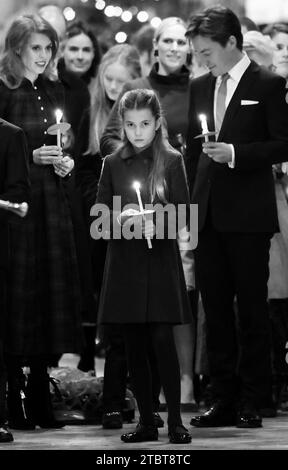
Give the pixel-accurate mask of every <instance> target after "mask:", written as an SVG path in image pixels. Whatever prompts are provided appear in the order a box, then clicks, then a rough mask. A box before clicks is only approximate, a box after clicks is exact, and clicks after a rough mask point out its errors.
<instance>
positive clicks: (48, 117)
mask: <svg viewBox="0 0 288 470" xmlns="http://www.w3.org/2000/svg"><path fill="white" fill-rule="evenodd" d="M63 105H64V100H63V91H62V86H61V85H60V83H58V82H51V81H49V80H48V79H45V78H42V77H41V76H40V77H39V78H38V79H37V80H36V81H35V83H34V85H32V83H31V82H30V81H29V80H27V79H24V80H23V81H22V84H21V85H20V86H19V87H18V88H17V89H13V90H11V89H9V88H8V87H6V85H5V84H4V83H3V82H0V116H1V117H2V118H4V119H6V120H7V121H10V122H12V123H13V124H16V125H18V126H20V127H22V129H23V130H24V132H25V134H26V137H27V141H28V151H29V157H30V180H31V190H32V194H31V202H30V208H29V212H28V215H27V217H26V218H25V219H24V221H21V223H20V221H18V220H15V221H13V223H11V225H10V226H11V248H12V249H11V252H12V259H11V269H10V277H9V291H8V309H9V315H8V324H7V348H8V351H9V352H10V353H11V354H18V355H22V356H30V355H39V354H43V355H49V354H62V353H65V352H79V351H80V350H81V345H82V337H81V331H82V330H81V317H80V294H79V275H78V267H77V259H76V249H75V242H74V235H73V226H72V221H71V213H70V207H69V203H68V200H67V196H66V193H65V191H64V189H63V183H62V180H61V178H60V177H58V176H57V175H56V174H55V173H54V168H53V166H52V165H45V166H41V165H36V164H34V163H33V159H32V152H33V150H34V149H36V148H39V147H41V146H42V145H44V144H46V145H56V136H50V135H48V134H47V128H48V127H49V126H50V125H51V124H53V123H55V115H54V112H55V109H56V108H60V109H63ZM23 222H24V223H23Z"/></svg>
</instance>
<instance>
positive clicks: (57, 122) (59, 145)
mask: <svg viewBox="0 0 288 470" xmlns="http://www.w3.org/2000/svg"><path fill="white" fill-rule="evenodd" d="M55 116H56V124H60V121H61V119H62V117H63V113H62V111H61V109H56V111H55ZM57 147H61V129H60V127H59V128H58V129H57Z"/></svg>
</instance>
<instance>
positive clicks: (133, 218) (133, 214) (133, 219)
mask: <svg viewBox="0 0 288 470" xmlns="http://www.w3.org/2000/svg"><path fill="white" fill-rule="evenodd" d="M117 220H118V222H119V224H120V225H124V224H125V223H126V222H127V220H129V223H130V224H131V225H132V224H135V223H138V224H141V222H142V216H141V215H140V212H139V211H137V210H135V209H126V210H125V211H123V212H121V214H120V215H119V216H118V217H117Z"/></svg>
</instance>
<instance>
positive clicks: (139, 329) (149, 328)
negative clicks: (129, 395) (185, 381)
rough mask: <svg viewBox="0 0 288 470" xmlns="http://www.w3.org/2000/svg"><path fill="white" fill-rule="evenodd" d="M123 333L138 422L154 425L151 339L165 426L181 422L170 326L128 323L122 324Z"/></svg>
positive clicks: (178, 371)
mask: <svg viewBox="0 0 288 470" xmlns="http://www.w3.org/2000/svg"><path fill="white" fill-rule="evenodd" d="M123 332H124V336H125V342H126V348H127V355H128V365H129V369H130V373H131V377H132V379H133V382H134V390H135V395H136V400H137V404H138V409H139V412H140V420H141V422H142V423H143V424H145V425H151V424H153V414H152V413H153V396H152V373H151V367H150V362H149V349H151V347H150V348H149V342H152V347H153V349H154V351H155V356H156V360H157V363H158V367H159V373H160V379H161V383H162V386H163V390H164V394H165V398H166V403H167V407H168V426H170V427H171V426H177V425H181V424H182V421H181V416H180V396H181V394H180V369H179V362H178V356H177V351H176V347H175V342H174V336H173V325H169V324H163V323H155V324H153V323H150V324H139V325H138V324H128V325H125V326H124V327H123Z"/></svg>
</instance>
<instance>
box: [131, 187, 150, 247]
mask: <svg viewBox="0 0 288 470" xmlns="http://www.w3.org/2000/svg"><path fill="white" fill-rule="evenodd" d="M133 188H134V189H135V191H136V195H137V199H138V204H139V208H140V213H142V214H143V217H144V218H145V216H144V207H143V203H142V199H141V194H140V183H139V182H138V181H135V182H134V183H133ZM147 243H148V247H149V248H152V243H151V239H150V238H149V237H147Z"/></svg>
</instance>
